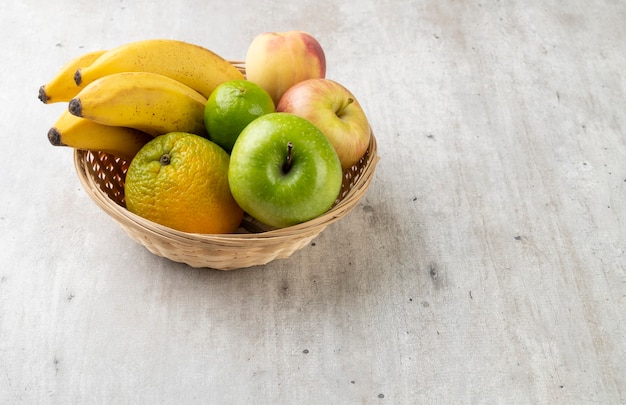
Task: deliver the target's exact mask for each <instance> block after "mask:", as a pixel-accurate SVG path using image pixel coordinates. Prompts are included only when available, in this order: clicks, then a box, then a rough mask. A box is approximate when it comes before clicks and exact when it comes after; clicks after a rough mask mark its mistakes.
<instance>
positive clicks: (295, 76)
mask: <svg viewBox="0 0 626 405" xmlns="http://www.w3.org/2000/svg"><path fill="white" fill-rule="evenodd" d="M325 76H326V56H325V55H324V50H323V49H322V46H321V45H320V44H319V42H318V41H317V40H316V39H315V38H314V37H313V36H311V35H310V34H308V33H306V32H303V31H287V32H264V33H261V34H259V35H257V36H256V37H255V38H254V40H252V42H251V43H250V45H249V47H248V52H247V54H246V78H247V79H248V80H250V81H252V82H254V83H256V84H258V85H259V86H261V87H262V88H263V89H265V91H267V92H268V93H269V94H270V96H272V99H273V100H274V104H277V103H278V100H280V98H281V97H282V95H283V93H284V92H285V91H286V90H287V89H288V88H290V87H291V86H293V85H294V84H296V83H298V82H301V81H303V80H306V79H313V78H319V77H325Z"/></svg>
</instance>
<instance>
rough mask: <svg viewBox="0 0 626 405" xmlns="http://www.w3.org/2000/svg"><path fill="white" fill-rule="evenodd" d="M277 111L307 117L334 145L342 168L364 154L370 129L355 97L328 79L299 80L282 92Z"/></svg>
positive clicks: (350, 165) (352, 163)
mask: <svg viewBox="0 0 626 405" xmlns="http://www.w3.org/2000/svg"><path fill="white" fill-rule="evenodd" d="M276 111H280V112H288V113H292V114H296V115H298V116H300V117H303V118H306V119H307V120H309V121H311V122H312V123H313V124H314V125H315V126H317V127H318V128H319V129H320V130H321V131H322V133H324V135H326V138H328V140H329V141H330V143H331V144H332V145H333V146H334V148H335V151H336V152H337V155H339V160H341V166H342V168H344V169H347V168H349V167H352V166H353V165H354V164H356V163H357V162H358V161H359V159H361V157H363V155H364V154H365V152H366V151H367V148H368V146H369V141H370V136H371V129H370V125H369V122H368V120H367V116H366V115H365V112H364V111H363V108H362V107H361V105H360V104H359V102H358V101H357V99H356V97H354V95H353V94H352V93H351V92H350V91H349V90H348V89H347V88H346V87H344V86H343V85H341V84H340V83H337V82H336V81H333V80H330V79H310V80H305V81H302V82H300V83H298V84H296V85H294V86H292V87H291V88H289V89H288V90H287V92H285V94H284V95H283V97H282V98H281V99H280V102H279V103H278V105H277V106H276Z"/></svg>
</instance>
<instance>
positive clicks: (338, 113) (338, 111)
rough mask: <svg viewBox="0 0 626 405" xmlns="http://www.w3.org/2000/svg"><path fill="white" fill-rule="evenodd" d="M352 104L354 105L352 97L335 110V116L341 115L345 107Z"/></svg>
mask: <svg viewBox="0 0 626 405" xmlns="http://www.w3.org/2000/svg"><path fill="white" fill-rule="evenodd" d="M352 103H354V99H353V98H352V97H348V101H347V102H346V103H345V104H344V105H342V106H341V108H340V109H339V110H337V116H340V115H341V113H343V110H345V109H346V107H347V106H349V105H350V104H352Z"/></svg>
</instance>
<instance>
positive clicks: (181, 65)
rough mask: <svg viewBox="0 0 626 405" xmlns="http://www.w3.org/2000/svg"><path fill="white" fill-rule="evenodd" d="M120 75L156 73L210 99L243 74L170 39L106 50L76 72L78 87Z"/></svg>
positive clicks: (218, 58)
mask: <svg viewBox="0 0 626 405" xmlns="http://www.w3.org/2000/svg"><path fill="white" fill-rule="evenodd" d="M120 72H151V73H158V74H161V75H164V76H167V77H170V78H172V79H174V80H178V81H179V82H181V83H184V84H186V85H187V86H189V87H191V88H192V89H194V90H196V91H197V92H199V93H200V94H202V95H203V96H204V97H205V98H209V96H210V95H211V92H212V91H213V89H215V87H217V86H218V85H219V84H221V83H223V82H226V81H230V80H235V79H243V74H242V73H241V72H240V71H239V70H238V69H237V68H236V67H235V66H233V65H232V64H231V63H229V62H228V61H226V60H225V59H223V58H222V57H221V56H219V55H217V54H216V53H214V52H212V51H210V50H208V49H206V48H203V47H201V46H198V45H194V44H190V43H188V42H184V41H176V40H170V39H148V40H143V41H136V42H131V43H128V44H124V45H121V46H119V47H116V48H114V49H111V50H109V51H108V52H106V53H105V54H104V55H102V57H101V58H98V60H97V61H96V62H95V63H93V64H91V65H89V66H87V67H83V68H80V69H78V70H77V71H76V74H75V76H74V79H75V81H76V83H77V84H79V85H83V84H85V83H90V82H92V81H94V80H96V79H98V78H100V77H103V76H106V75H109V74H112V73H120Z"/></svg>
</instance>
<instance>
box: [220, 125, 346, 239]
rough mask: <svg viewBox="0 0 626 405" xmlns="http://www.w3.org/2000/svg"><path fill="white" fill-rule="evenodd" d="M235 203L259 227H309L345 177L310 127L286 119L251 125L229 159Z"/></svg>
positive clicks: (319, 135) (327, 146)
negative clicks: (252, 218)
mask: <svg viewBox="0 0 626 405" xmlns="http://www.w3.org/2000/svg"><path fill="white" fill-rule="evenodd" d="M228 180H229V184H230V188H231V192H232V194H233V197H234V198H235V200H236V201H237V203H238V204H239V206H241V207H242V208H243V209H244V210H245V211H246V212H247V213H248V214H250V215H251V216H252V217H254V218H256V219H257V220H259V221H261V222H262V223H264V224H266V225H269V226H272V227H276V228H282V227H286V226H290V225H295V224H298V223H301V222H305V221H308V220H310V219H313V218H315V217H318V216H319V215H321V214H323V213H324V212H326V211H327V210H328V209H329V208H330V207H331V206H332V205H333V203H334V202H335V200H336V198H337V196H338V195H339V191H340V189H341V183H342V180H343V173H342V170H341V163H340V161H339V158H338V157H337V153H336V152H335V150H334V148H333V146H332V145H331V144H330V142H329V141H328V140H327V139H326V137H325V136H324V134H322V133H321V132H320V130H319V129H317V128H316V127H315V126H314V125H313V124H311V123H310V122H309V121H307V120H305V119H304V118H301V117H298V116H296V115H293V114H288V113H270V114H266V115H263V116H261V117H259V118H257V119H256V120H254V121H252V122H251V123H250V124H249V125H248V126H247V127H246V128H245V129H244V130H243V131H242V132H241V134H240V135H239V138H238V139H237V142H235V146H234V148H233V150H232V153H231V158H230V166H229V171H228Z"/></svg>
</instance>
